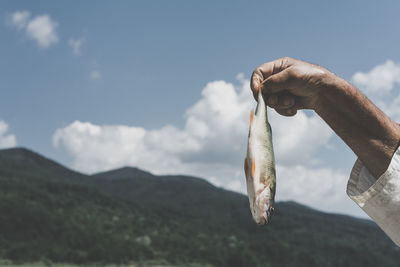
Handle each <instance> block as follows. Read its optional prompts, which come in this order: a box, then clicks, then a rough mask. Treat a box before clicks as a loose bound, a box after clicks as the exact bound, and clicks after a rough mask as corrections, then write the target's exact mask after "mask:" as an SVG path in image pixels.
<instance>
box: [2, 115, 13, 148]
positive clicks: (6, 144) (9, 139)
mask: <svg viewBox="0 0 400 267" xmlns="http://www.w3.org/2000/svg"><path fill="white" fill-rule="evenodd" d="M7 131H8V125H7V123H6V122H4V121H2V120H0V149H3V148H10V147H15V146H16V145H17V138H16V137H15V135H13V134H7Z"/></svg>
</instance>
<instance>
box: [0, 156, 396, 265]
mask: <svg viewBox="0 0 400 267" xmlns="http://www.w3.org/2000/svg"><path fill="white" fill-rule="evenodd" d="M0 214H1V215H0V258H2V259H11V260H14V261H16V262H31V261H38V260H51V261H53V262H72V263H94V262H95V263H126V262H130V261H141V260H149V259H155V260H158V261H159V262H165V263H170V264H185V263H202V264H211V265H213V266H233V267H234V266H249V267H250V266H277V267H278V266H279V267H280V266H296V267H301V266H363V267H364V266H398V265H399V264H398V263H399V262H400V251H399V249H398V248H397V247H396V246H395V245H394V244H393V243H392V242H391V241H390V240H389V239H388V238H387V237H386V236H385V235H384V233H383V232H382V231H381V230H380V229H379V228H378V227H377V226H376V225H375V224H374V223H373V222H372V221H369V220H363V219H358V218H353V217H349V216H344V215H337V214H329V213H323V212H319V211H316V210H313V209H310V208H308V207H305V206H303V205H300V204H297V203H295V202H280V203H278V204H277V205H276V212H275V214H273V217H272V220H271V223H270V224H269V225H267V226H266V227H258V226H257V225H256V224H255V223H254V222H253V221H252V220H251V215H250V211H249V206H248V200H247V197H246V196H244V195H241V194H238V193H234V192H231V191H227V190H224V189H221V188H217V187H215V186H213V185H211V184H210V183H208V182H207V181H205V180H203V179H200V178H195V177H187V176H155V175H152V174H151V173H148V172H145V171H142V170H139V169H137V168H130V167H126V168H121V169H117V170H112V171H109V172H103V173H99V174H95V175H92V176H89V175H84V174H81V173H77V172H74V171H72V170H69V169H67V168H65V167H63V166H62V165H60V164H58V163H56V162H54V161H51V160H49V159H46V158H44V157H43V156H41V155H38V154H36V153H34V152H32V151H29V150H27V149H23V148H17V149H7V150H0Z"/></svg>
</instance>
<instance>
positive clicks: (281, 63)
mask: <svg viewBox="0 0 400 267" xmlns="http://www.w3.org/2000/svg"><path fill="white" fill-rule="evenodd" d="M335 77H336V76H335V75H334V74H333V73H331V72H330V71H328V70H327V69H325V68H323V67H320V66H317V65H313V64H310V63H307V62H304V61H301V60H296V59H292V58H288V57H284V58H280V59H278V60H275V61H271V62H267V63H264V64H262V65H261V66H259V67H258V68H256V69H255V70H254V72H253V75H252V77H251V89H252V91H253V95H254V97H255V99H257V94H258V90H260V89H261V90H262V94H263V96H264V99H265V102H266V103H267V105H268V106H270V107H271V108H274V109H275V110H276V111H277V112H278V113H279V114H281V115H284V116H293V115H295V114H296V113H297V110H299V109H316V107H317V106H318V101H319V95H320V92H321V90H323V89H325V88H328V85H329V84H331V83H332V82H333V80H334V79H335Z"/></svg>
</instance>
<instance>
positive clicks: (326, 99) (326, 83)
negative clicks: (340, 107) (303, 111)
mask: <svg viewBox="0 0 400 267" xmlns="http://www.w3.org/2000/svg"><path fill="white" fill-rule="evenodd" d="M353 90H357V89H355V88H354V87H353V86H352V85H351V84H350V83H348V82H347V81H346V80H344V79H342V78H340V77H338V76H336V75H335V74H333V73H332V72H329V71H327V72H326V73H324V75H323V76H322V77H321V79H320V86H319V87H318V89H317V94H316V97H315V103H314V108H313V109H314V111H315V112H317V113H318V114H321V113H323V112H324V110H325V109H327V108H329V106H330V105H332V104H334V105H337V104H339V103H338V102H340V98H341V97H343V96H350V95H351V94H352V93H351V92H352V91H353Z"/></svg>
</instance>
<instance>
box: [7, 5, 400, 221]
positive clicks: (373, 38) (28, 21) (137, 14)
mask: <svg viewBox="0 0 400 267" xmlns="http://www.w3.org/2000/svg"><path fill="white" fill-rule="evenodd" d="M398 10H400V3H399V2H398V1H381V2H380V3H379V4H377V2H376V1H329V2H328V1H218V2H217V1H197V2H194V1H191V2H189V1H142V2H139V1H80V2H78V1H76V2H66V1H2V2H0V58H1V61H0V92H1V97H0V121H1V122H2V124H0V145H1V138H3V139H4V140H8V141H7V142H6V141H4V140H3V147H9V146H15V145H16V146H24V147H28V148H31V149H33V150H35V151H37V152H39V153H42V154H44V155H46V156H48V157H51V158H53V159H55V160H57V161H59V162H61V163H62V164H64V165H67V166H69V167H71V168H74V169H76V170H80V171H83V172H88V173H91V172H96V171H101V170H104V169H107V168H115V167H120V166H123V165H135V166H139V167H142V168H145V169H148V170H150V171H153V172H155V173H187V174H192V175H197V176H202V177H206V178H207V179H208V180H209V181H211V182H213V183H214V184H216V185H219V186H224V187H226V188H229V189H232V190H237V191H240V192H244V190H245V188H244V175H243V174H242V173H241V172H242V170H241V168H242V159H243V158H244V151H245V144H246V140H245V139H246V134H244V132H245V131H244V130H243V129H244V128H245V126H244V125H245V124H246V123H247V121H244V119H243V118H244V117H246V118H247V115H248V110H249V109H250V108H251V107H252V106H253V104H254V103H253V102H251V101H252V100H251V98H249V96H250V91H249V90H248V91H246V89H245V87H246V86H247V87H248V83H247V79H249V77H250V75H251V72H252V70H253V69H254V68H255V67H257V66H258V65H260V64H262V63H264V62H266V61H270V60H273V59H276V58H279V57H282V56H291V57H294V58H299V59H303V60H306V61H310V62H313V63H316V64H320V65H323V66H325V67H327V68H329V69H330V70H331V71H333V72H334V73H336V74H337V75H339V76H342V77H343V78H345V79H347V80H349V81H353V83H355V84H356V85H360V89H364V90H365V92H366V93H367V95H368V96H369V97H370V98H371V99H373V100H376V101H377V102H379V103H380V105H381V106H380V107H382V108H383V109H384V110H385V108H386V110H385V111H387V112H388V113H390V115H392V117H393V118H395V119H396V118H398V117H397V116H398V113H397V112H396V110H395V106H394V105H393V103H394V102H393V99H394V98H395V97H396V96H397V95H398V92H397V88H398V85H399V83H400V81H399V79H398V75H399V74H398V73H397V70H398V67H399V65H398V63H396V62H400V54H399V47H400V34H399V31H398V29H399V28H400V18H399V16H398ZM18 12H19V13H18ZM17 13H18V14H20V15H21V14H22V15H21V16H20V18H22V19H21V20H16V19H15V18H16V17H15V16H14V17H13V15H15V14H17ZM39 22H40V23H39ZM46 27H47V28H46ZM49 27H50V28H49ZM46 29H50V32H46V31H45V30H46ZM73 44H74V45H75V51H74V48H73ZM388 60H390V62H392V63H393V64H392V65H390V62H389V63H388ZM377 66H378V67H379V66H381V70H382V71H383V72H385V73H386V72H388V73H389V74H390V75H392V76H390V77H391V78H389V80H388V81H387V82H386V83H384V84H381V83H379V81H380V80H379V79H378V82H375V83H373V84H375V87H373V88H372V89H371V88H368V86H367V85H368V84H369V83H368V82H369V81H371V79H372V80H373V81H375V80H376V79H377V78H374V77H375V76H374V75H373V73H372V72H371V71H372V70H373V69H374V68H375V67H377ZM379 70H380V69H378V71H379ZM239 73H242V75H239V77H238V76H237V75H238V74H239ZM356 73H359V75H358V76H355V74H356ZM360 75H361V76H360ZM362 75H364V76H362ZM355 77H356V78H355ZM357 77H358V78H357ZM360 77H361V78H360ZM378 77H380V76H379V75H378ZM374 79H375V80H374ZM215 81H220V82H219V83H218V82H215ZM382 88H384V90H386V91H387V94H385V95H382V94H380V93H376V92H377V91H379V90H381V89H382ZM232 90H233V91H232ZM225 92H230V94H231V95H230V97H225V95H227V94H225ZM245 92H248V95H246V93H245ZM215 99H217V100H215ZM218 99H221V101H219V100H218ZM215 101H217V102H218V103H216V102H215ZM220 104H221V105H227V106H229V107H227V106H222V107H219V105H220ZM218 112H219V114H220V116H219V115H215V116H214V114H216V113H218ZM244 113H246V115H244ZM221 114H222V115H221ZM232 114H233V115H232ZM270 114H271V116H272V122H275V125H274V124H272V127H273V129H276V130H274V133H275V135H276V134H278V135H279V136H277V137H276V138H275V136H274V138H275V140H276V142H277V143H276V144H275V149H276V150H278V151H277V164H278V169H279V166H281V170H282V176H290V175H291V176H293V177H296V176H298V177H304V179H303V178H301V179H300V178H299V179H300V180H296V179H295V178H293V179H288V180H287V181H285V179H284V178H282V179H281V180H278V188H277V190H278V192H277V197H278V199H279V185H281V188H282V192H283V193H282V194H281V197H280V199H282V200H285V199H294V200H296V201H299V202H302V203H305V204H307V205H311V206H313V207H315V208H319V209H322V210H327V211H339V212H345V213H348V214H352V215H357V216H363V214H362V212H360V211H359V209H358V207H356V206H355V205H354V204H352V203H351V202H350V201H349V200H347V197H346V196H345V179H347V176H348V174H349V172H350V169H351V167H352V164H353V162H354V160H355V156H354V155H353V153H352V152H351V151H350V150H349V149H348V148H347V147H346V146H345V145H344V144H343V142H342V141H341V140H340V139H338V138H337V137H335V136H334V135H333V134H332V133H331V132H330V130H329V128H327V127H326V126H325V125H324V124H323V123H322V122H321V121H319V120H318V118H316V117H315V116H314V115H313V114H312V113H311V112H305V113H301V114H300V115H298V116H297V117H298V118H293V119H288V118H282V119H281V118H279V116H277V115H276V114H274V113H273V111H271V112H270ZM302 116H303V117H302ZM2 125H3V126H2ZM291 125H293V127H292V126H291ZM5 126H7V127H8V129H7V131H5V130H4V129H5ZM314 126H315V127H316V128H312V127H314ZM299 127H300V128H299ZM301 127H303V128H304V129H305V130H306V131H304V132H302V133H301V134H298V136H300V137H299V138H297V139H296V138H293V133H294V135H295V136H296V132H295V131H296V130H298V129H302V128H301ZM1 129H3V132H2V130H1ZM204 129H206V130H204ZM288 132H290V134H288V135H287V133H288ZM286 135H287V136H286ZM10 136H11V137H13V138H11V139H13V140H14V141H12V140H11V139H10ZM7 138H8V139H7ZM294 139H296V140H294ZM310 147H311V148H310ZM299 149H300V150H299ZM303 152H304V155H303ZM165 158H167V159H168V160H169V161H167V160H164V159H165ZM160 162H164V163H160ZM278 174H279V173H278ZM308 176H312V177H314V178H315V179H314V178H313V179H311V180H307V177H308ZM325 176H327V177H328V176H329V177H331V180H329V179H327V181H328V182H326V183H325V184H326V185H329V183H330V182H332V183H335V182H334V181H335V177H340V179H339V180H340V181H341V182H340V184H338V185H334V184H332V186H331V187H329V186H328V188H325V189H324V190H325V191H323V190H322V191H321V193H320V194H319V195H316V196H314V197H312V198H309V197H307V195H308V191H307V190H312V191H313V190H314V189H313V188H314V187H316V188H318V187H319V186H324V183H322V185H321V184H320V182H318V177H321V178H320V179H319V181H324V179H325ZM278 179H279V177H278ZM232 181H233V182H232ZM279 182H280V184H279ZM299 182H302V183H306V184H307V186H305V185H302V184H298V183H299ZM302 186H303V187H304V188H303V189H302V190H300V192H299V189H298V187H302ZM308 188H310V189H308ZM315 190H316V191H318V189H315ZM331 195H332V196H333V197H332V199H331V200H329V201H328V200H327V201H325V198H329V197H330V196H331ZM324 201H325V202H324Z"/></svg>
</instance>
